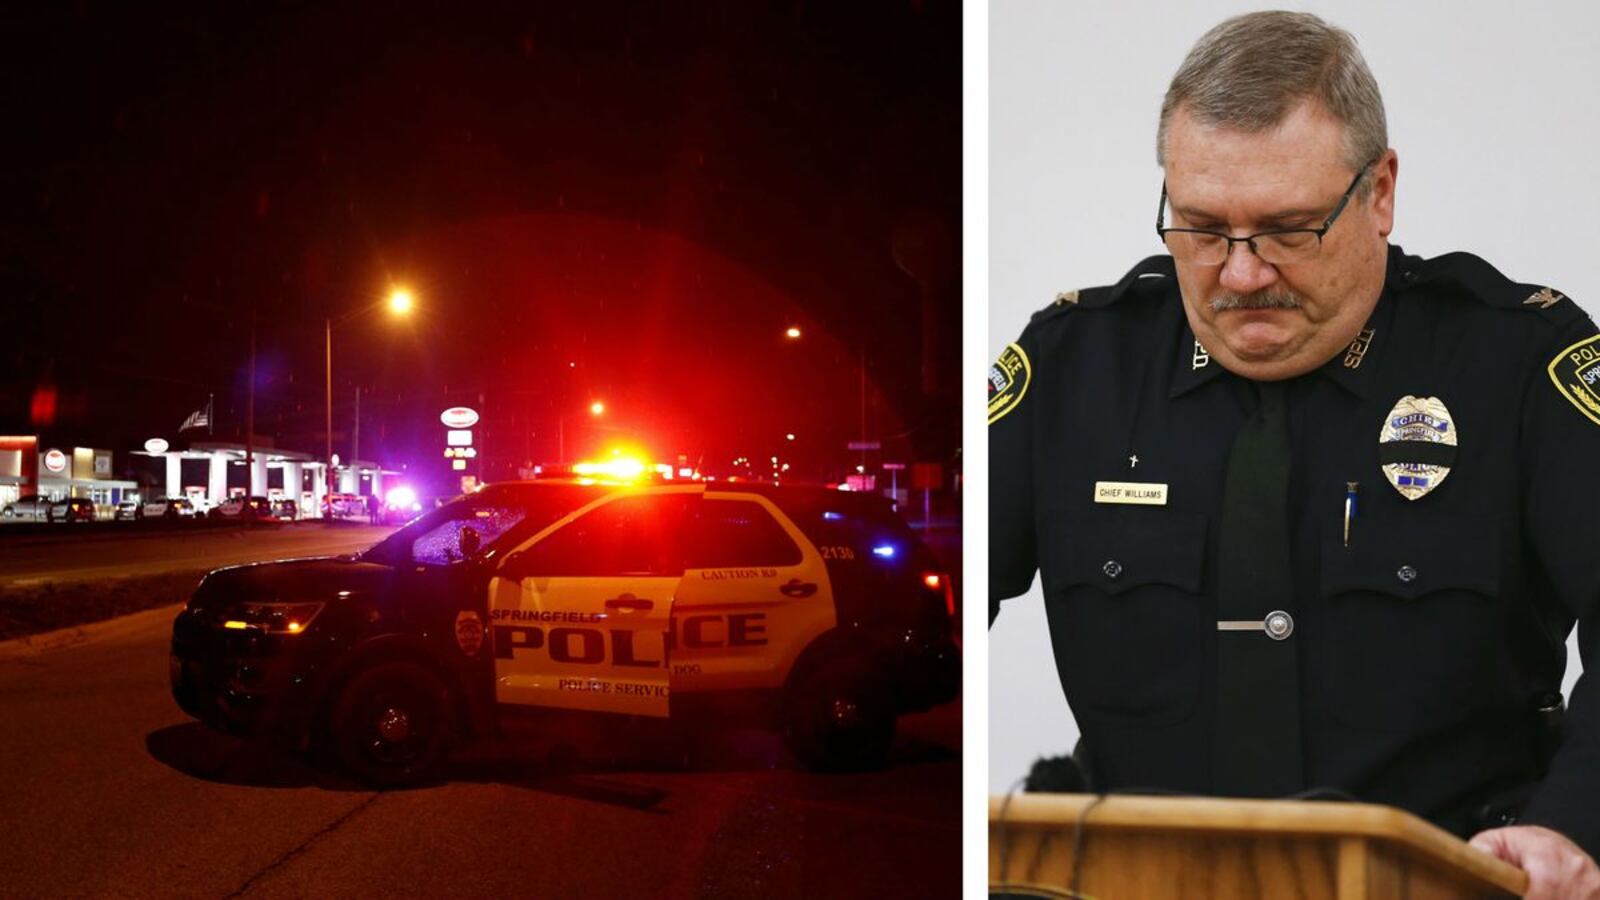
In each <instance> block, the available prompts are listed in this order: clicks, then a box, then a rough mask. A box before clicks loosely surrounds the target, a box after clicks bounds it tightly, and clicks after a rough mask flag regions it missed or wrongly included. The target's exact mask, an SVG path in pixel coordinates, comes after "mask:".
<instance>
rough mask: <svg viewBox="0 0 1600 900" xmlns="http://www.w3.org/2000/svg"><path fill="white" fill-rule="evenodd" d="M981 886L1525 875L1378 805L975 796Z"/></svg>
mask: <svg viewBox="0 0 1600 900" xmlns="http://www.w3.org/2000/svg"><path fill="white" fill-rule="evenodd" d="M1080 822H1081V823H1082V824H1081V828H1080ZM1080 832H1081V833H1080ZM1075 844H1076V845H1077V846H1078V847H1079V848H1080V850H1079V851H1078V852H1080V853H1081V859H1078V858H1075V851H1074V846H1075ZM1075 865H1077V866H1078V869H1077V871H1076V873H1074V866H1075ZM1074 874H1076V876H1077V890H1078V891H1079V893H1078V894H1077V895H1074V894H1072V893H1071V892H1070V890H1069V889H1070V888H1071V887H1072V886H1073V883H1074V881H1073V879H1074ZM989 885H990V888H989V890H990V896H991V897H996V896H1002V895H1010V896H1015V897H1027V898H1066V897H1073V896H1081V897H1085V898H1093V900H1122V898H1139V900H1162V898H1174V900H1178V898H1182V900H1200V898H1218V900H1244V898H1253V897H1262V898H1276V897H1296V898H1328V900H1390V898H1409V900H1433V898H1441V900H1443V898H1452V900H1454V898H1461V897H1520V896H1522V894H1523V893H1524V892H1525V891H1526V890H1527V886H1528V879H1527V875H1526V874H1524V873H1523V872H1522V871H1521V870H1520V869H1517V868H1516V867H1514V866H1511V865H1508V864H1506V863H1504V862H1501V861H1500V860H1498V859H1495V858H1493V857H1491V856H1489V855H1488V854H1486V853H1480V852H1478V851H1477V850H1474V849H1472V848H1471V847H1468V846H1467V845H1466V843H1465V842H1464V841H1461V840H1459V839H1458V838H1456V837H1455V836H1454V835H1452V834H1449V833H1447V832H1445V831H1443V830H1441V829H1439V828H1437V827H1435V826H1433V825H1430V824H1429V823H1427V822H1424V821H1422V820H1421V819H1419V818H1417V817H1416V816H1414V815H1411V814H1410V813H1407V812H1402V811H1400V810H1398V809H1394V808H1392V807H1387V806H1372V805H1368V804H1357V803H1315V802H1298V801H1289V800H1227V799H1212V798H1190V797H1184V798H1169V797H1135V796H1113V797H1107V798H1105V799H1103V800H1098V802H1097V798H1096V797H1095V796H1093V795H1090V794H1016V795H1013V796H1012V797H1011V798H1010V799H1009V801H1008V799H1007V798H1005V797H991V798H990V800H989Z"/></svg>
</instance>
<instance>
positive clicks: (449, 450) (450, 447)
mask: <svg viewBox="0 0 1600 900" xmlns="http://www.w3.org/2000/svg"><path fill="white" fill-rule="evenodd" d="M439 424H441V425H443V426H444V427H445V429H446V431H445V433H444V443H445V448H444V455H445V458H446V459H448V460H450V470H451V471H452V472H462V473H465V472H466V471H467V465H468V463H467V461H468V460H476V459H477V457H478V449H477V448H476V447H474V446H472V431H471V428H472V426H474V425H476V424H478V411H477V410H475V409H472V408H470V407H466V406H452V407H450V408H449V409H447V410H445V411H444V412H442V413H440V414H439ZM476 483H477V479H476V477H475V476H473V475H469V474H463V475H462V476H461V492H462V493H463V494H465V493H470V492H471V489H472V486H474V485H475V484H476Z"/></svg>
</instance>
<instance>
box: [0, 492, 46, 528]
mask: <svg viewBox="0 0 1600 900" xmlns="http://www.w3.org/2000/svg"><path fill="white" fill-rule="evenodd" d="M49 512H50V500H49V498H47V497H41V496H39V495H38V494H29V495H27V496H26V497H18V498H17V499H16V501H15V502H13V503H9V504H7V505H6V508H5V509H4V510H3V511H0V517H4V518H7V519H21V520H22V521H24V522H43V521H44V520H45V519H46V518H47V517H48V515H49Z"/></svg>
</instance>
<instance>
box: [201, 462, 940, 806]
mask: <svg viewBox="0 0 1600 900" xmlns="http://www.w3.org/2000/svg"><path fill="white" fill-rule="evenodd" d="M953 606H954V604H953V599H952V593H951V586H950V580H949V577H948V575H947V574H945V573H943V572H941V571H940V570H939V567H938V566H937V565H936V564H935V562H934V559H933V556H932V554H931V553H930V551H929V550H928V549H927V547H926V546H924V545H923V544H922V543H921V542H920V541H919V540H918V539H917V537H916V536H915V535H914V534H913V533H912V531H911V530H910V529H909V527H908V526H907V525H906V524H905V522H904V521H902V520H901V519H900V518H899V517H898V516H897V515H896V514H895V513H894V512H893V511H892V509H891V507H890V506H889V504H888V503H887V501H885V500H883V499H882V498H878V497H872V496H866V495H860V494H849V493H841V492H838V491H827V490H823V489H820V488H817V489H808V488H790V487H784V488H774V487H766V486H756V485H748V484H727V485H723V484H706V483H691V484H654V485H645V486H607V485H599V484H581V483H575V482H537V481H534V482H517V483H504V484H495V485H490V486H488V487H486V488H484V489H483V490H481V491H478V492H477V493H474V494H470V495H467V496H464V497H460V498H457V499H456V500H455V501H452V502H450V503H448V504H445V505H444V506H442V507H440V508H438V509H435V510H433V511H431V512H429V513H427V514H426V515H423V516H421V517H420V518H418V519H416V520H415V521H413V522H411V523H410V524H408V525H407V526H405V527H404V528H402V529H400V530H398V531H396V532H395V533H394V534H392V535H390V536H389V537H387V538H385V539H384V540H383V541H381V542H380V543H378V544H377V545H375V546H373V547H372V548H371V549H369V550H367V551H365V552H362V553H359V554H355V555H352V556H344V557H331V558H321V559H302V560H290V561H285V562H275V563H262V564H256V565H248V566H237V567H231V568H225V569H218V570H216V571H214V572H212V573H210V574H209V575H207V576H206V577H205V579H204V580H203V581H202V582H201V584H200V586H199V587H198V588H197V589H196V590H195V593H194V596H193V598H192V599H191V600H190V601H189V604H188V606H187V608H185V609H184V611H183V612H182V613H180V614H179V616H178V618H177V620H176V622H175V623H174V627H173V639H172V654H171V660H170V675H171V684H172V691H173V695H174V697H175V698H176V699H177V702H178V704H179V705H180V706H181V707H182V708H183V709H184V710H185V711H187V712H188V713H189V714H191V715H193V716H195V717H196V718H198V719H200V720H202V721H204V722H206V723H208V724H209V725H212V726H213V727H216V728H219V729H222V730H225V731H228V732H231V733H236V734H251V735H266V734H270V735H277V736H280V737H287V738H288V739H289V740H290V742H291V743H292V744H293V745H295V746H298V747H302V748H304V747H312V748H318V747H320V748H323V749H325V750H326V751H328V752H329V753H330V754H331V755H332V756H333V757H334V758H335V759H336V760H337V761H338V762H339V763H341V764H342V765H343V766H344V767H345V768H346V769H347V770H349V771H350V772H351V773H352V774H354V775H355V776H357V777H358V778H360V779H361V780H363V781H366V782H368V783H371V784H375V785H380V786H400V785H406V784H411V783H416V782H418V781H423V780H430V779H432V778H434V777H436V776H437V775H438V773H439V771H440V767H441V764H442V763H443V762H444V760H445V759H446V757H447V755H448V753H449V752H450V749H451V748H452V746H454V745H456V744H458V743H459V742H462V741H467V740H472V739H479V738H488V737H492V736H495V735H498V734H500V733H502V732H501V731H500V725H501V720H502V717H503V716H505V715H508V714H513V713H516V712H517V711H519V710H528V709H538V708H543V709H549V710H566V711H576V712H580V713H590V714H623V715H631V716H648V717H669V716H670V717H672V718H680V717H681V718H683V719H685V720H686V721H693V720H694V716H696V715H700V714H706V713H709V714H711V715H723V714H737V715H738V716H740V718H741V719H744V718H746V717H749V716H751V715H752V714H754V716H755V718H756V719H757V720H758V721H760V722H763V723H765V724H769V725H771V726H773V727H775V728H778V729H780V730H781V731H782V732H783V734H784V736H785V739H786V742H787V743H788V745H789V747H790V748H791V749H792V751H793V752H794V753H795V755H796V756H797V757H798V758H799V759H800V760H801V761H802V762H803V763H805V764H806V765H808V766H811V767H813V768H819V769H851V768H865V767H872V766H875V765H880V764H881V763H882V762H883V760H884V758H885V755H886V753H887V751H888V748H889V745H890V743H891V742H892V740H893V736H894V731H895V719H896V717H897V716H898V715H900V714H902V713H907V712H912V711H919V710H923V709H928V708H930V707H932V706H935V705H937V704H940V703H944V702H946V701H949V700H952V699H954V698H955V696H956V694H957V692H958V690H959V685H960V663H959V658H958V653H957V648H956V646H955V644H954V641H953V627H954V626H953V617H954V609H953Z"/></svg>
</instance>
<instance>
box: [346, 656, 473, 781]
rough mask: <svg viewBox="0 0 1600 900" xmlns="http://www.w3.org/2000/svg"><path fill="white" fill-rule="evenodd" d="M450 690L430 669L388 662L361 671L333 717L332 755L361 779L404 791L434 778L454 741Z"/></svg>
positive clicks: (347, 689)
mask: <svg viewBox="0 0 1600 900" xmlns="http://www.w3.org/2000/svg"><path fill="white" fill-rule="evenodd" d="M450 710H451V705H450V691H449V689H448V688H446V687H445V685H444V682H442V681H440V680H439V678H438V676H436V675H434V674H433V672H431V671H429V670H428V669H427V668H425V667H423V666H420V665H416V664H415V663H384V664H381V665H377V666H373V667H371V668H369V669H365V670H363V671H361V672H358V673H357V674H356V675H355V676H353V677H352V678H351V679H350V680H349V681H348V682H346V683H345V685H344V687H343V688H342V689H341V690H340V691H339V696H338V699H337V700H336V701H335V702H334V705H333V709H332V712H331V715H330V716H329V722H328V726H329V732H330V736H331V737H332V744H333V751H334V754H335V755H336V757H337V758H338V761H339V763H340V764H341V765H342V766H343V767H344V768H345V769H346V771H348V772H349V773H350V774H351V775H354V776H355V777H356V778H357V779H358V780H360V781H362V782H365V783H366V784H369V785H372V786H374V787H406V786H408V785H413V784H417V783H420V782H424V781H427V780H429V779H431V778H433V777H434V776H435V775H436V774H437V773H438V770H439V768H440V767H441V766H442V765H443V763H444V761H445V758H446V757H447V756H448V754H449V750H450V745H451V743H452V739H453V733H452V729H451V725H450V723H451V715H450Z"/></svg>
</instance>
